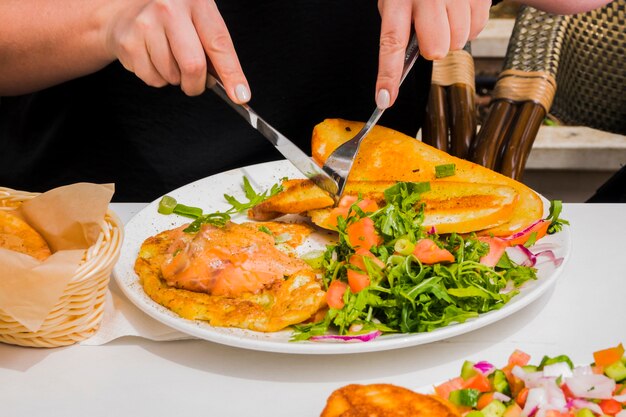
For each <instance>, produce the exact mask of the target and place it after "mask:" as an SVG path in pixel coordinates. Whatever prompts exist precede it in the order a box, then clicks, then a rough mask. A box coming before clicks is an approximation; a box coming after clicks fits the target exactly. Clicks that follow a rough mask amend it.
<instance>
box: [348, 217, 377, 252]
mask: <svg viewBox="0 0 626 417" xmlns="http://www.w3.org/2000/svg"><path fill="white" fill-rule="evenodd" d="M346 232H347V233H348V242H350V245H352V247H353V248H355V249H358V248H362V249H367V250H370V249H371V248H372V246H376V245H379V244H380V242H381V239H380V236H378V233H376V228H374V220H372V219H370V218H369V217H363V218H362V219H359V220H357V221H356V222H354V223H352V224H351V225H350V226H348V228H347V229H346Z"/></svg>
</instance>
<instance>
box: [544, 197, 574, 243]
mask: <svg viewBox="0 0 626 417" xmlns="http://www.w3.org/2000/svg"><path fill="white" fill-rule="evenodd" d="M561 210H563V203H562V202H561V200H552V201H550V211H549V213H548V217H547V218H546V219H547V220H550V226H548V234H549V235H552V234H554V233H557V232H560V231H561V230H563V225H565V224H566V225H569V221H567V220H564V219H561V218H559V215H560V214H561Z"/></svg>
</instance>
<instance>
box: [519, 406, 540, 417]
mask: <svg viewBox="0 0 626 417" xmlns="http://www.w3.org/2000/svg"><path fill="white" fill-rule="evenodd" d="M537 411H539V407H537V406H534V407H532V409H530V410H529V411H528V414H524V411H522V415H523V416H528V417H535V414H537Z"/></svg>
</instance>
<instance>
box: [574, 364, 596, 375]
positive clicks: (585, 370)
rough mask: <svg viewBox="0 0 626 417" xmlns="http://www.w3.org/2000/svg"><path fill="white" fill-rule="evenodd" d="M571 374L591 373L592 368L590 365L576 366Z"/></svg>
mask: <svg viewBox="0 0 626 417" xmlns="http://www.w3.org/2000/svg"><path fill="white" fill-rule="evenodd" d="M572 374H573V376H581V375H591V374H593V369H592V368H591V365H584V366H577V367H575V368H574V370H573V371H572Z"/></svg>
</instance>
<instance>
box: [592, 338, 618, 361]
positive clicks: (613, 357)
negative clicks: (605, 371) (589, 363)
mask: <svg viewBox="0 0 626 417" xmlns="http://www.w3.org/2000/svg"><path fill="white" fill-rule="evenodd" d="M622 356H624V346H623V345H622V344H621V343H620V344H619V345H617V346H615V347H612V348H608V349H603V350H598V351H597V352H593V359H594V360H595V362H596V365H598V366H608V365H611V364H614V363H615V362H617V361H618V360H620V359H621V358H622Z"/></svg>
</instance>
